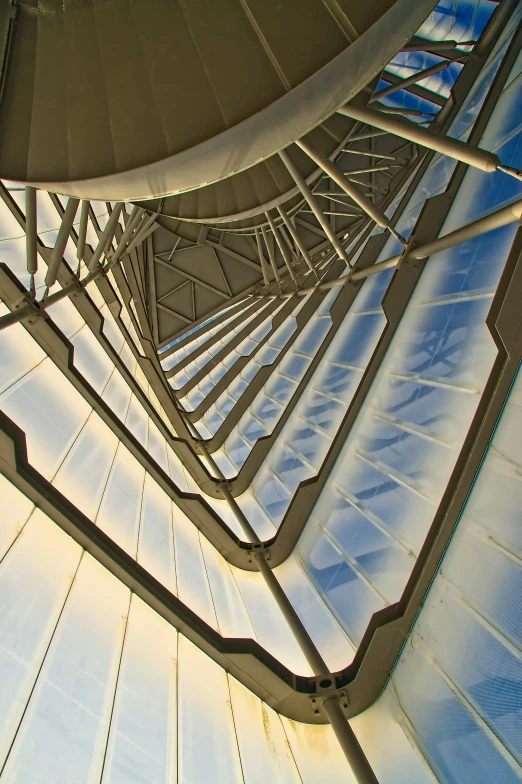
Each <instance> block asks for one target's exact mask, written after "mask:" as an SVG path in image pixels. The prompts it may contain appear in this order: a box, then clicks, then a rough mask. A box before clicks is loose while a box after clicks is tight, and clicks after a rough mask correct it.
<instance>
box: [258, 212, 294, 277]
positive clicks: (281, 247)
mask: <svg viewBox="0 0 522 784" xmlns="http://www.w3.org/2000/svg"><path fill="white" fill-rule="evenodd" d="M265 214H266V217H267V220H268V223H269V224H270V228H271V229H272V234H273V235H274V237H275V241H276V242H277V245H278V247H279V250H280V251H281V256H282V257H283V259H284V262H285V265H286V268H287V270H288V274H289V275H290V277H291V278H292V280H293V282H294V283H295V285H296V288H297V278H296V276H295V272H294V268H293V267H292V261H291V259H289V258H288V254H287V249H286V248H285V245H284V242H282V241H281V237H280V236H279V232H278V231H277V229H276V225H275V223H274V220H273V218H272V216H271V215H270V213H269V212H267V213H265Z"/></svg>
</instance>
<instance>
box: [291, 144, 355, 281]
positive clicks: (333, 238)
mask: <svg viewBox="0 0 522 784" xmlns="http://www.w3.org/2000/svg"><path fill="white" fill-rule="evenodd" d="M279 157H280V158H281V160H282V161H283V163H284V165H285V166H286V168H287V169H288V171H289V172H290V174H291V176H292V178H293V180H294V182H295V184H296V185H297V187H298V188H299V190H300V191H301V193H302V194H303V196H304V197H305V199H306V201H307V202H308V204H309V205H310V209H311V210H312V212H313V213H314V215H315V217H316V218H317V220H318V222H319V224H320V226H321V227H322V228H323V231H324V233H325V234H326V236H327V237H328V239H329V240H330V242H331V243H332V245H333V247H334V248H335V250H336V251H337V254H338V256H339V258H340V259H342V260H343V261H344V263H345V264H346V265H347V266H349V264H348V259H347V258H346V251H345V250H344V248H343V246H342V244H341V242H340V240H339V238H338V237H337V235H336V234H335V232H334V231H332V227H331V226H330V224H329V223H328V221H327V220H326V218H325V217H324V215H323V212H322V210H321V209H320V207H319V205H318V204H317V201H316V200H315V196H314V195H313V193H312V191H311V190H310V188H309V187H308V183H307V182H306V180H305V178H304V177H302V176H301V173H300V171H299V169H298V168H297V166H296V165H295V163H294V162H293V160H292V159H291V158H290V156H289V154H288V152H287V151H286V150H281V151H280V152H279Z"/></svg>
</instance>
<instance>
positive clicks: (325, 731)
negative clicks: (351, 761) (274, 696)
mask: <svg viewBox="0 0 522 784" xmlns="http://www.w3.org/2000/svg"><path fill="white" fill-rule="evenodd" d="M281 721H282V724H283V727H284V729H285V731H286V736H287V738H288V742H289V743H290V749H291V750H292V754H293V757H294V759H295V761H296V764H297V767H298V769H299V772H300V774H301V777H302V780H303V782H305V784H325V782H328V784H356V778H355V776H354V775H353V773H352V771H351V770H350V768H349V767H348V765H347V763H346V757H345V756H344V754H343V752H342V751H341V747H340V746H339V742H338V740H337V738H336V737H335V735H334V733H333V730H332V728H331V727H330V726H317V725H310V724H299V723H298V722H296V721H290V720H289V719H286V718H285V717H284V716H281Z"/></svg>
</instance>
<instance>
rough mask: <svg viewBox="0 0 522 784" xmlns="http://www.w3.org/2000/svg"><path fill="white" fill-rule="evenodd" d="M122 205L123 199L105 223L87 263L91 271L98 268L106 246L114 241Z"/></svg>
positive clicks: (115, 206)
mask: <svg viewBox="0 0 522 784" xmlns="http://www.w3.org/2000/svg"><path fill="white" fill-rule="evenodd" d="M122 207H123V203H122V202H121V201H120V202H118V203H117V204H115V205H114V209H113V211H112V212H111V214H110V217H109V220H108V221H107V223H106V224H105V228H104V230H103V231H102V234H101V237H100V239H99V240H98V245H97V246H96V250H95V251H94V253H93V254H92V256H91V258H90V259H89V262H88V264H87V267H88V269H89V270H90V271H91V272H92V271H93V270H95V269H96V265H97V264H98V262H99V261H100V259H101V257H102V254H103V253H104V252H105V250H106V248H108V247H109V246H110V244H111V242H112V239H113V237H114V234H115V232H116V226H117V225H118V219H119V217H120V212H121V210H122Z"/></svg>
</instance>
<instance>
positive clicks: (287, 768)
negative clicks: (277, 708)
mask: <svg viewBox="0 0 522 784" xmlns="http://www.w3.org/2000/svg"><path fill="white" fill-rule="evenodd" d="M228 682H229V685H230V696H231V699H232V710H233V711H234V720H235V724H236V731H237V738H238V743H239V751H240V753H241V764H242V767H243V776H244V780H245V784H266V782H274V784H301V782H302V781H306V778H303V779H301V777H300V775H299V772H298V770H297V767H296V764H295V761H294V758H293V756H292V752H291V751H290V747H289V745H288V740H287V738H286V735H285V731H284V729H283V726H282V724H281V721H280V719H279V716H278V715H277V713H275V712H274V711H273V710H271V708H269V707H268V706H267V705H265V703H264V702H261V700H260V699H258V698H257V697H255V696H254V695H253V694H252V693H251V692H249V691H247V689H245V688H244V687H243V686H241V684H240V683H238V682H237V681H236V680H234V678H231V677H230V676H229V678H228Z"/></svg>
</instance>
